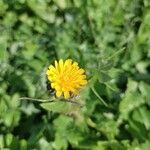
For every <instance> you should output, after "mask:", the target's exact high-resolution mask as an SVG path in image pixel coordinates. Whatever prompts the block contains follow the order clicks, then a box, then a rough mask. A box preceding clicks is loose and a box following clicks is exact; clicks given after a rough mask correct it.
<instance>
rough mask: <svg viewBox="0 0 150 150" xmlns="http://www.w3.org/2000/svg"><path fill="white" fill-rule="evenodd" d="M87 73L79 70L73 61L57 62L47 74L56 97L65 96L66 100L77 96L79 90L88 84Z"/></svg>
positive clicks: (50, 67)
mask: <svg viewBox="0 0 150 150" xmlns="http://www.w3.org/2000/svg"><path fill="white" fill-rule="evenodd" d="M84 73H85V71H84V70H83V69H81V68H79V66H78V63H77V62H73V61H72V60H71V59H67V60H66V61H63V60H62V59H60V60H59V62H57V61H55V65H54V66H53V65H50V66H49V67H48V70H47V72H46V74H47V77H48V80H49V81H50V84H51V87H52V88H53V89H54V90H55V92H56V96H57V97H60V96H62V95H63V96H64V98H65V99H68V98H70V96H71V95H72V94H73V95H76V94H77V92H78V90H79V89H80V88H81V87H82V86H83V85H86V84H87V80H86V75H85V74H84Z"/></svg>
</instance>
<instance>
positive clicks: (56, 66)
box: [55, 60, 58, 70]
mask: <svg viewBox="0 0 150 150" xmlns="http://www.w3.org/2000/svg"><path fill="white" fill-rule="evenodd" d="M55 68H56V69H57V70H58V62H57V61H56V60H55Z"/></svg>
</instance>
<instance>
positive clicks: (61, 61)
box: [59, 59, 64, 72]
mask: <svg viewBox="0 0 150 150" xmlns="http://www.w3.org/2000/svg"><path fill="white" fill-rule="evenodd" d="M63 68H64V63H63V60H62V59H60V60H59V69H60V72H62V71H63Z"/></svg>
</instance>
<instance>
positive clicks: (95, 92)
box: [91, 87, 108, 107]
mask: <svg viewBox="0 0 150 150" xmlns="http://www.w3.org/2000/svg"><path fill="white" fill-rule="evenodd" d="M91 89H92V91H93V93H94V94H95V95H96V96H97V97H98V98H99V100H100V101H101V102H102V103H103V104H104V105H105V106H106V107H108V105H107V103H106V102H105V101H104V100H103V99H102V98H101V97H100V95H99V94H98V93H97V91H96V90H95V89H94V87H91Z"/></svg>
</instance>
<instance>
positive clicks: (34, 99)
mask: <svg viewBox="0 0 150 150" xmlns="http://www.w3.org/2000/svg"><path fill="white" fill-rule="evenodd" d="M19 99H20V100H30V101H36V102H43V103H47V102H56V100H57V101H58V99H37V98H30V97H20V98H19ZM60 101H61V102H68V103H72V104H76V105H79V106H80V107H83V106H84V105H82V104H80V103H78V102H75V101H72V100H62V99H60Z"/></svg>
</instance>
